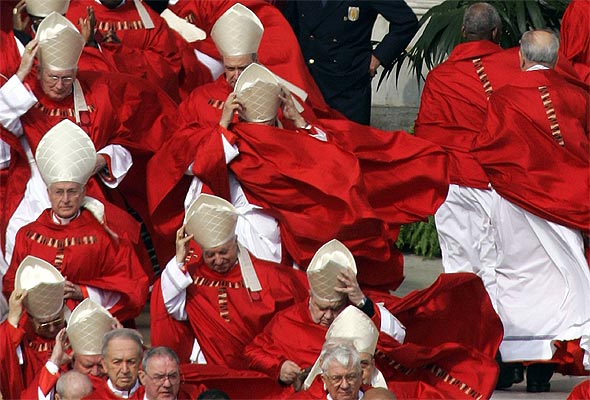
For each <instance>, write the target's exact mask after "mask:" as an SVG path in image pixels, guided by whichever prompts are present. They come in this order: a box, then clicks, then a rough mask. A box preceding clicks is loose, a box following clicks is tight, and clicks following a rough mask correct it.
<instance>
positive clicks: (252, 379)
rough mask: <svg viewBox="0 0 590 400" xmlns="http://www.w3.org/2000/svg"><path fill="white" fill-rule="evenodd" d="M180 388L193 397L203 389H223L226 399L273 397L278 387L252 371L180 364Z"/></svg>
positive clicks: (276, 393)
mask: <svg viewBox="0 0 590 400" xmlns="http://www.w3.org/2000/svg"><path fill="white" fill-rule="evenodd" d="M180 374H181V376H182V383H181V386H180V388H181V390H182V391H184V392H185V393H187V394H190V397H187V398H190V399H196V398H197V396H198V395H199V394H201V393H202V392H203V391H205V390H207V389H220V390H223V391H224V392H225V393H226V394H227V395H228V396H229V398H230V399H233V400H240V399H277V398H279V396H280V394H281V390H280V389H279V390H276V388H275V387H274V386H273V385H272V383H274V380H273V379H271V378H269V377H268V376H266V375H265V374H262V373H260V372H256V371H247V370H235V369H230V368H227V367H225V366H222V365H210V364H182V365H181V366H180ZM179 398H181V397H180V395H179Z"/></svg>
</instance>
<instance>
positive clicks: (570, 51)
mask: <svg viewBox="0 0 590 400" xmlns="http://www.w3.org/2000/svg"><path fill="white" fill-rule="evenodd" d="M589 26H590V3H589V2H588V1H587V0H572V1H570V2H569V4H568V6H567V8H566V9H565V13H564V14H563V18H562V20H561V31H560V44H559V58H564V59H566V60H568V61H569V62H571V63H572V65H573V67H574V69H575V70H576V72H577V74H578V76H579V78H580V79H581V80H583V81H584V82H586V83H587V84H590V31H589V30H588V27H589Z"/></svg>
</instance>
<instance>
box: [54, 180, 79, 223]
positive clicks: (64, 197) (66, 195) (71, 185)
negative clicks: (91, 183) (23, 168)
mask: <svg viewBox="0 0 590 400" xmlns="http://www.w3.org/2000/svg"><path fill="white" fill-rule="evenodd" d="M47 193H48V194H49V202H50V203H51V209H52V210H53V212H54V213H55V214H56V215H57V216H58V217H60V218H71V217H73V216H74V215H76V213H77V212H78V210H80V207H82V202H83V201H84V196H85V194H86V190H85V188H84V186H83V185H80V184H79V183H75V182H56V183H52V184H51V185H49V187H48V188H47Z"/></svg>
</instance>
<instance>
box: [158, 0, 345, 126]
mask: <svg viewBox="0 0 590 400" xmlns="http://www.w3.org/2000/svg"><path fill="white" fill-rule="evenodd" d="M236 3H241V4H242V5H244V6H246V7H248V8H249V9H250V10H252V12H254V13H255V14H256V16H257V17H258V18H259V19H260V21H261V22H262V25H263V26H264V33H263V35H262V40H261V42H260V46H259V48H258V60H259V62H260V63H261V64H263V65H265V66H266V67H268V68H269V69H270V70H271V71H273V72H274V73H275V74H277V75H279V76H280V77H281V78H283V79H286V80H288V81H289V82H291V83H292V84H294V85H296V86H298V87H299V88H301V89H303V90H305V91H306V92H307V94H308V100H307V103H308V104H309V105H310V106H311V107H312V108H313V109H314V110H315V112H316V113H318V114H321V115H333V116H339V117H341V116H340V114H339V113H338V112H337V111H335V110H332V109H330V108H329V106H328V105H327V104H326V102H325V101H324V98H323V96H322V94H321V92H320V90H319V88H318V86H317V85H316V83H315V81H314V80H313V78H312V76H311V74H310V73H309V70H308V69H307V67H306V65H305V61H304V59H303V55H302V54H301V50H300V49H299V42H298V41H297V38H296V37H295V34H294V33H293V30H292V29H291V26H290V25H289V22H287V20H286V19H285V17H284V16H283V14H282V13H281V12H280V11H279V10H278V9H276V8H275V7H274V6H272V5H271V4H269V3H268V2H267V1H264V0H206V1H198V2H197V1H190V0H181V1H179V2H177V3H176V4H174V5H170V6H169V8H170V9H171V10H172V11H173V12H174V13H175V14H177V15H178V16H180V17H181V18H184V19H186V20H187V21H188V22H190V23H192V24H194V25H196V26H197V27H199V28H201V29H203V30H204V31H205V32H206V33H207V38H206V39H205V40H201V41H197V42H195V43H194V44H193V46H195V47H196V48H197V49H199V50H200V51H202V52H203V53H205V54H207V55H209V56H211V57H213V58H216V59H218V60H221V56H220V55H219V52H218V51H217V48H216V47H215V44H214V43H213V40H212V39H211V36H210V34H211V28H213V25H214V24H215V22H216V21H217V19H219V17H221V15H222V14H223V13H224V12H225V11H227V10H228V9H229V8H230V7H232V6H233V5H234V4H236ZM226 97H227V96H226ZM226 97H224V98H223V99H222V100H225V98H226Z"/></svg>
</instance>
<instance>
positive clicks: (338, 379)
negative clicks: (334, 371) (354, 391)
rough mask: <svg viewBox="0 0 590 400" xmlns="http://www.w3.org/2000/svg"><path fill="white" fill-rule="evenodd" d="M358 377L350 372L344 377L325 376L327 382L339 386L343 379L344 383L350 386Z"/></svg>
mask: <svg viewBox="0 0 590 400" xmlns="http://www.w3.org/2000/svg"><path fill="white" fill-rule="evenodd" d="M359 377H360V374H359V373H357V372H351V373H349V374H346V375H326V378H328V381H329V382H330V383H331V384H332V385H341V384H342V380H343V379H344V380H346V383H348V384H352V383H354V382H355V381H356V380H357V379H358V378H359Z"/></svg>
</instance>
